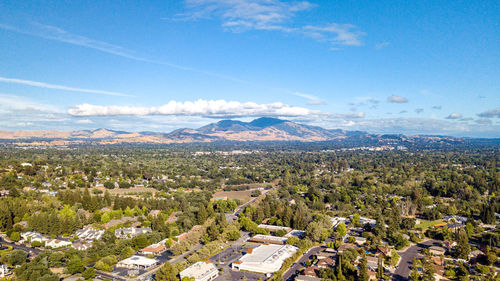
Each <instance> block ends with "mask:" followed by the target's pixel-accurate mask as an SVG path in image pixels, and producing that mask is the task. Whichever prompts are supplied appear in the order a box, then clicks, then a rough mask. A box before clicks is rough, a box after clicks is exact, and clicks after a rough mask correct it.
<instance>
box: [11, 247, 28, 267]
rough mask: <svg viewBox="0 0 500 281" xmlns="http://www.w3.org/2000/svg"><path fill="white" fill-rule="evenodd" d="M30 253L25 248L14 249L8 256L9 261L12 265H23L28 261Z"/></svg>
mask: <svg viewBox="0 0 500 281" xmlns="http://www.w3.org/2000/svg"><path fill="white" fill-rule="evenodd" d="M27 257H28V254H26V252H25V251H23V250H14V251H12V252H10V254H9V255H8V256H7V262H8V263H9V264H10V265H12V266H16V265H21V264H23V263H24V262H25V261H26V258H27Z"/></svg>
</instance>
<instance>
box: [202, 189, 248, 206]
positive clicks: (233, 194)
mask: <svg viewBox="0 0 500 281" xmlns="http://www.w3.org/2000/svg"><path fill="white" fill-rule="evenodd" d="M252 190H253V189H249V190H240V191H218V192H216V193H214V196H212V199H215V198H224V197H227V199H239V200H241V202H243V203H245V202H247V201H248V200H250V198H251V196H250V194H251V193H252Z"/></svg>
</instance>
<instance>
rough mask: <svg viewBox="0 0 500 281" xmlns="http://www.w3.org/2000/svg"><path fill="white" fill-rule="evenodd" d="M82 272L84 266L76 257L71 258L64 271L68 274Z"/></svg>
mask: <svg viewBox="0 0 500 281" xmlns="http://www.w3.org/2000/svg"><path fill="white" fill-rule="evenodd" d="M83 270H85V266H83V263H82V260H81V259H80V257H79V256H77V255H74V256H73V257H71V259H70V260H69V262H68V264H67V265H66V271H67V272H68V273H69V274H75V273H82V272H83Z"/></svg>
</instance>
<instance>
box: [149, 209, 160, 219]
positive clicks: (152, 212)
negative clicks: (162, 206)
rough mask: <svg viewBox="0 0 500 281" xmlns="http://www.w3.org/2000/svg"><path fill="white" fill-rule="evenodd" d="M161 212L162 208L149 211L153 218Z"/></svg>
mask: <svg viewBox="0 0 500 281" xmlns="http://www.w3.org/2000/svg"><path fill="white" fill-rule="evenodd" d="M160 213H161V210H151V212H149V215H150V216H152V217H153V218H156V217H157V216H158V215H159V214H160Z"/></svg>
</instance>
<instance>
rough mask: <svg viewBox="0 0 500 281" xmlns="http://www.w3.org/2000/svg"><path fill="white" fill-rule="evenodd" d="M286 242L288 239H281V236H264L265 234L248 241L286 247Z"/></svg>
mask: <svg viewBox="0 0 500 281" xmlns="http://www.w3.org/2000/svg"><path fill="white" fill-rule="evenodd" d="M286 240H288V238H286V237H279V236H272V235H263V234H257V235H254V236H253V237H251V238H250V239H248V241H249V242H255V243H264V244H268V243H271V244H278V245H284V244H286Z"/></svg>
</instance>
